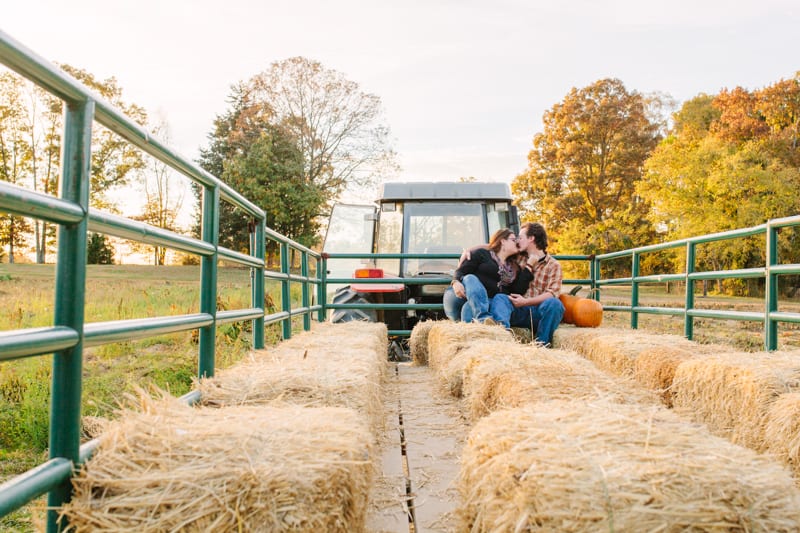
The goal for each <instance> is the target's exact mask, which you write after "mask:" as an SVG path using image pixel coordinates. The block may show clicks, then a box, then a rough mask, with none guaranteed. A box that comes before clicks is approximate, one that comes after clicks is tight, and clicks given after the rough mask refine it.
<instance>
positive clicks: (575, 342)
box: [553, 324, 630, 353]
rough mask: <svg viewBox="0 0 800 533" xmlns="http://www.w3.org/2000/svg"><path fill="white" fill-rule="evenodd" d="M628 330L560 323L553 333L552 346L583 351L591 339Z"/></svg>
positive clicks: (620, 333) (622, 333)
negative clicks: (582, 326)
mask: <svg viewBox="0 0 800 533" xmlns="http://www.w3.org/2000/svg"><path fill="white" fill-rule="evenodd" d="M629 331H630V330H629V329H620V328H610V327H599V328H579V327H577V326H573V325H567V324H561V325H559V326H558V328H556V330H555V332H554V333H553V347H555V348H561V349H562V350H572V351H574V352H578V353H583V349H584V346H585V345H586V344H587V343H588V342H590V341H591V340H592V339H596V338H597V337H600V336H601V335H624V334H625V333H627V332H629Z"/></svg>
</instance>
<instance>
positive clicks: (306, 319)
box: [300, 251, 311, 331]
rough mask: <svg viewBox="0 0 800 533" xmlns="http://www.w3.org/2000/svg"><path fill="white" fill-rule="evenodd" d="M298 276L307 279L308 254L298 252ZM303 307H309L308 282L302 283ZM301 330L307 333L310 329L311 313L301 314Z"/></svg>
mask: <svg viewBox="0 0 800 533" xmlns="http://www.w3.org/2000/svg"><path fill="white" fill-rule="evenodd" d="M300 274H301V275H302V276H303V277H304V278H308V252H305V251H301V252H300ZM302 287H303V307H305V308H306V309H308V307H310V306H311V294H310V293H309V291H308V280H304V281H303V285H302ZM303 329H304V330H305V331H308V330H310V329H311V311H307V312H305V313H303Z"/></svg>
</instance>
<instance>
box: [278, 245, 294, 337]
mask: <svg viewBox="0 0 800 533" xmlns="http://www.w3.org/2000/svg"><path fill="white" fill-rule="evenodd" d="M290 270H291V268H290V262H289V244H288V243H287V242H286V241H281V272H282V273H283V274H284V275H285V276H286V277H285V278H284V279H283V280H281V308H282V310H283V311H285V312H287V313H291V312H292V295H291V291H290V290H289V275H290V274H291V272H290ZM282 326H283V338H284V339H289V338H291V336H292V317H291V314H290V316H288V317H287V318H285V319H284V320H283V322H282Z"/></svg>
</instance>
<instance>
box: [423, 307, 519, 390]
mask: <svg viewBox="0 0 800 533" xmlns="http://www.w3.org/2000/svg"><path fill="white" fill-rule="evenodd" d="M483 341H497V343H499V344H500V346H501V348H499V350H500V351H503V350H505V349H506V347H508V346H515V345H516V343H515V342H514V340H513V337H512V336H511V333H510V332H508V331H506V330H505V329H504V328H502V327H500V326H484V325H482V324H477V323H472V324H465V323H464V322H450V321H442V322H440V323H437V324H436V325H435V326H434V327H433V328H431V331H430V333H429V334H428V365H429V366H430V367H431V368H432V369H433V370H434V371H435V372H436V376H437V377H438V378H439V382H440V383H441V384H442V385H443V386H444V388H445V389H446V390H447V391H448V392H449V393H450V394H451V395H452V396H455V397H456V398H461V396H462V387H463V381H464V369H465V368H466V367H467V365H469V364H470V361H471V359H472V358H475V357H493V356H494V354H495V353H496V350H497V349H498V348H495V347H494V346H495V344H492V345H491V346H490V347H489V348H488V350H489V351H488V352H485V353H483V352H482V350H483V349H486V346H485V345H483V344H482V342H483ZM473 345H478V346H479V348H477V349H468V348H471V347H472V346H473ZM480 346H483V348H480Z"/></svg>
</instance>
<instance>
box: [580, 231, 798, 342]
mask: <svg viewBox="0 0 800 533" xmlns="http://www.w3.org/2000/svg"><path fill="white" fill-rule="evenodd" d="M798 226H800V216H793V217H786V218H779V219H773V220H769V221H767V222H766V223H764V224H760V225H758V226H753V227H750V228H743V229H737V230H731V231H724V232H720V233H713V234H709V235H703V236H700V237H691V238H687V239H680V240H676V241H670V242H665V243H661V244H654V245H650V246H642V247H639V248H633V249H630V250H623V251H620V252H612V253H608V254H602V255H598V256H596V257H595V258H594V260H593V263H594V264H593V267H592V279H593V280H594V282H593V286H596V287H598V288H602V287H604V286H611V285H626V286H628V285H629V286H630V287H631V303H630V305H609V306H604V308H605V309H606V310H608V311H623V312H628V313H630V315H631V328H634V329H636V328H637V327H638V325H639V314H642V313H644V314H656V315H672V316H683V317H684V336H685V337H686V338H687V339H692V338H693V336H694V319H695V318H711V319H719V320H744V321H750V322H761V323H762V324H763V326H764V349H765V350H767V351H774V350H777V349H778V324H779V323H781V322H791V323H800V313H790V312H781V311H779V310H778V278H779V276H786V275H797V274H800V264H797V263H791V264H790V263H785V264H781V263H780V259H779V257H778V233H779V231H780V230H781V229H782V228H790V227H798ZM756 235H765V241H766V244H765V246H766V249H765V253H764V257H765V258H766V259H765V265H764V266H763V267H757V268H742V269H732V270H720V271H703V272H698V271H697V246H698V245H701V244H708V243H714V242H720V241H725V240H730V239H739V238H744V237H752V236H756ZM681 248H685V253H686V269H685V271H684V272H682V273H672V274H663V275H648V276H641V275H639V270H640V267H641V260H642V256H643V255H645V254H648V253H654V252H660V251H664V250H670V249H681ZM621 257H630V258H631V276H630V277H624V278H608V279H601V276H600V272H601V265H602V263H603V262H604V261H610V260H614V259H618V258H621ZM753 278H760V279H764V280H765V290H764V299H765V302H764V304H765V306H764V311H763V312H753V311H727V310H713V309H699V308H697V307H695V282H697V281H702V280H720V279H753ZM668 281H681V282H684V283H685V295H684V296H685V297H684V306H683V308H677V307H646V306H642V305H640V302H639V287H640V285H643V284H652V283H664V282H668ZM598 292H599V291H598ZM598 292H596V293H595V294H594V297H595V298H596V299H599V294H598Z"/></svg>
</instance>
